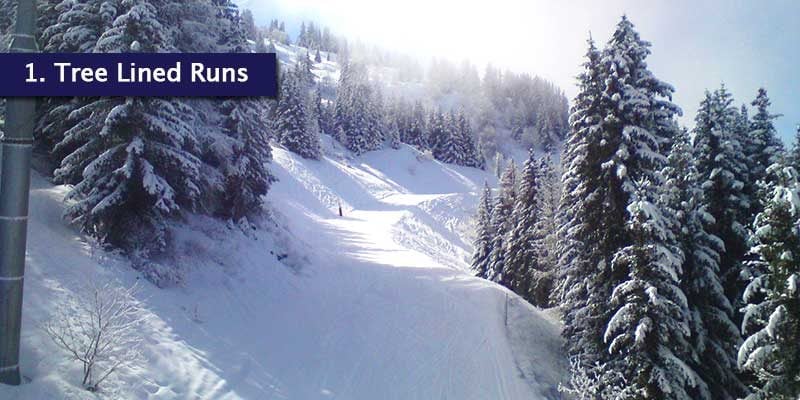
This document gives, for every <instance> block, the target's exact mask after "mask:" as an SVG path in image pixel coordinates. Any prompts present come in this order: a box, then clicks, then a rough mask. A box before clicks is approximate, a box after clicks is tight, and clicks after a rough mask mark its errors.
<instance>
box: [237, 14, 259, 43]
mask: <svg viewBox="0 0 800 400" xmlns="http://www.w3.org/2000/svg"><path fill="white" fill-rule="evenodd" d="M241 23H242V29H243V30H244V33H245V37H246V38H247V39H250V40H257V39H258V38H259V37H260V36H259V34H258V28H256V22H255V20H254V19H253V12H252V11H250V10H247V9H245V10H242V17H241Z"/></svg>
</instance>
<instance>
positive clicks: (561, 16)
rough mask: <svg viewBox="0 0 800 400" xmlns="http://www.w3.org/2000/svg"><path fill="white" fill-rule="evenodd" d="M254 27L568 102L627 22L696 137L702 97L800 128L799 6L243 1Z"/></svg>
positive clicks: (678, 0) (632, 0)
mask: <svg viewBox="0 0 800 400" xmlns="http://www.w3.org/2000/svg"><path fill="white" fill-rule="evenodd" d="M240 3H241V4H242V5H243V6H244V7H247V8H250V9H252V10H253V12H254V14H255V15H256V19H257V20H258V21H257V22H258V23H266V22H267V21H268V20H269V19H270V18H274V17H279V18H281V19H285V20H286V21H287V23H289V24H290V26H296V25H297V24H299V21H300V20H301V19H313V20H314V21H317V22H320V23H322V24H323V25H327V26H329V27H330V28H331V29H332V31H333V32H334V33H338V34H343V35H345V36H347V37H349V38H353V39H360V40H362V41H364V42H366V43H374V44H378V45H380V46H382V47H385V48H387V49H390V50H395V51H398V52H401V53H405V54H410V55H420V56H423V57H430V56H437V57H446V58H449V59H452V60H456V61H458V60H462V59H464V58H467V59H469V60H471V61H472V62H474V63H475V64H477V65H478V66H479V68H480V69H481V70H482V69H483V66H484V65H485V64H486V63H487V62H491V63H492V64H494V65H495V66H503V67H508V68H510V69H513V70H515V71H518V72H530V73H534V74H537V75H540V76H542V77H545V78H547V79H550V80H552V81H554V82H555V83H556V84H558V85H559V86H561V87H562V88H563V89H564V90H565V91H566V93H567V95H568V97H570V99H571V98H572V97H573V96H574V95H575V91H576V89H575V79H574V76H575V75H576V74H577V73H578V71H579V65H580V63H581V62H582V57H583V54H584V53H585V50H586V38H587V37H588V34H589V32H590V31H591V33H592V36H593V37H594V38H595V40H596V41H597V42H598V44H599V45H602V44H604V43H605V42H606V41H607V40H608V38H609V36H610V34H611V32H612V31H613V29H614V27H615V25H616V23H617V22H618V20H619V18H620V16H621V15H622V14H623V13H625V14H627V15H628V17H629V18H630V19H631V20H632V21H633V23H634V24H635V25H636V27H637V28H638V30H639V32H640V34H641V35H642V37H643V38H644V39H645V40H648V41H650V42H651V43H652V44H653V46H652V47H651V50H652V52H653V54H652V55H651V57H650V58H649V59H648V61H649V65H650V67H651V69H652V70H653V71H654V72H655V74H656V76H658V77H659V78H661V79H662V80H664V81H667V82H669V83H671V84H672V85H673V86H675V88H676V93H675V101H676V102H677V103H678V104H679V105H680V106H681V107H682V108H683V109H684V113H685V116H684V118H683V119H682V121H683V122H684V123H686V124H689V125H693V122H692V119H693V118H694V112H695V109H696V108H697V106H698V103H699V101H700V100H701V98H702V96H703V93H704V91H705V89H706V88H711V89H713V88H716V87H718V86H719V85H720V83H722V82H724V83H725V84H726V85H727V86H728V88H729V89H730V91H731V92H732V93H733V94H734V96H735V98H736V101H737V103H738V104H741V103H742V102H747V103H749V102H750V101H752V99H753V98H754V97H755V94H756V90H757V89H758V87H759V86H764V87H766V88H767V90H768V92H769V95H770V98H771V99H772V103H773V112H774V113H780V114H783V115H784V116H783V117H782V118H780V119H779V120H778V121H777V127H778V131H779V133H780V135H781V136H782V137H783V139H784V141H786V142H787V143H788V142H790V141H791V140H792V139H793V138H794V132H795V127H796V126H797V124H798V123H800V1H798V0H763V1H756V0H751V1H740V0H713V1H711V0H708V1H703V0H697V1H688V0H671V1H667V0H661V1H642V0H616V1H608V0H606V1H591V0H580V1H576V0H572V1H542V0H493V1H487V2H478V1H469V0H394V1H379V0H241V1H240Z"/></svg>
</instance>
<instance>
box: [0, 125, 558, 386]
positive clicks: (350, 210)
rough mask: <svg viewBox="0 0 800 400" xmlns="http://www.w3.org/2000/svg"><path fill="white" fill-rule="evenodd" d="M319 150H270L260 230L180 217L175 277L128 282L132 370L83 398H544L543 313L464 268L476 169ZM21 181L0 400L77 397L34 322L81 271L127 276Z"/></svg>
mask: <svg viewBox="0 0 800 400" xmlns="http://www.w3.org/2000/svg"><path fill="white" fill-rule="evenodd" d="M324 147H325V152H326V156H325V157H324V158H323V160H321V161H307V160H303V159H300V158H298V157H296V156H294V155H293V154H291V153H288V152H286V151H284V150H282V149H280V148H275V149H274V157H275V161H274V163H273V166H272V169H273V172H274V173H275V174H276V175H277V177H278V178H279V179H280V181H279V182H278V183H276V184H275V185H274V187H273V188H272V190H271V191H270V194H269V196H268V197H269V204H268V207H269V209H270V213H271V215H272V217H271V218H272V219H271V221H266V222H262V223H260V224H259V225H262V227H261V228H258V229H255V230H253V231H248V232H247V234H245V233H243V232H242V231H241V229H239V228H229V227H226V226H223V225H221V224H219V223H216V222H212V221H211V220H207V219H196V220H193V221H189V222H188V224H187V225H188V226H187V227H183V228H181V230H180V233H179V234H178V235H177V236H176V241H177V243H178V246H177V251H178V255H177V257H176V259H177V260H179V264H180V265H178V266H177V267H179V268H182V269H184V270H185V271H186V277H187V278H186V282H185V283H184V285H182V286H181V287H178V288H173V289H156V288H155V287H153V286H152V285H150V284H149V283H147V282H144V281H143V280H141V281H142V282H140V286H141V289H142V290H141V293H140V299H141V300H142V301H143V302H144V303H145V306H146V309H147V312H148V314H149V319H148V321H147V323H146V329H145V335H146V337H147V340H146V345H145V355H146V357H147V360H148V363H147V367H146V368H144V369H143V370H141V371H125V373H124V374H123V375H120V378H121V380H120V381H117V382H109V384H108V385H107V386H106V387H104V390H103V392H102V393H100V394H99V395H98V396H99V397H108V398H119V397H124V398H150V399H173V398H178V399H180V398H202V399H219V398H224V399H237V398H246V399H272V398H275V399H284V398H285V399H317V398H319V399H327V398H340V399H375V398H383V399H410V398H419V399H434V398H436V399H445V398H452V399H487V398H492V399H536V398H541V399H546V398H555V396H557V393H556V391H555V386H556V385H557V384H558V382H559V381H561V380H562V379H561V377H562V376H564V372H562V371H563V369H564V368H563V367H564V365H563V360H562V358H561V355H560V346H561V342H560V338H559V336H558V332H559V326H558V323H557V322H555V321H553V320H552V319H551V318H549V317H548V316H547V315H546V314H544V313H542V312H541V311H538V310H536V309H533V308H532V307H530V306H528V305H527V304H526V303H525V304H523V303H522V302H521V301H520V300H518V299H517V298H516V296H514V295H513V294H510V293H509V292H508V291H506V290H505V289H503V288H501V287H499V286H497V285H495V284H491V283H488V282H486V281H483V280H480V279H477V278H474V277H472V276H471V274H470V273H469V271H468V270H467V265H468V264H467V262H466V259H467V257H468V254H469V250H470V245H469V241H470V239H469V237H468V236H469V232H470V227H469V221H468V220H469V216H470V215H471V214H472V212H473V207H474V203H475V196H476V194H475V193H476V190H477V189H478V188H479V187H480V186H481V185H482V183H483V181H484V179H493V178H492V177H491V176H490V174H488V173H484V172H481V171H478V170H475V169H471V168H462V167H452V166H448V165H443V164H440V163H438V162H435V161H430V160H427V159H425V158H424V157H422V156H421V154H419V153H418V152H416V151H415V150H413V149H411V148H409V147H405V146H404V147H403V148H402V149H401V150H382V151H378V152H372V153H368V154H366V155H364V156H362V157H355V158H354V157H352V156H351V155H350V154H349V153H347V152H345V151H342V150H341V149H340V147H339V146H338V145H335V144H333V143H332V142H330V141H327V140H325V144H324ZM389 152H391V153H392V154H385V153H389ZM33 182H34V183H33V189H32V193H31V222H30V241H29V247H28V266H27V268H28V269H27V277H26V278H27V279H26V288H25V290H26V293H25V305H24V310H25V314H24V322H23V351H22V356H23V364H22V370H23V373H24V375H25V376H26V377H27V378H28V379H30V382H29V383H27V384H25V385H22V386H20V387H17V388H12V387H2V388H0V397H3V398H19V399H41V398H81V399H83V398H89V397H91V395H90V394H89V393H88V392H86V391H84V390H83V389H82V388H81V387H80V385H79V375H80V367H79V366H78V365H77V364H70V363H69V362H67V361H65V360H64V358H63V357H62V356H61V355H60V354H59V353H58V351H57V349H56V347H55V346H54V345H53V344H52V343H51V342H50V341H49V339H47V338H46V337H45V336H44V335H43V334H42V333H41V331H40V330H39V329H38V328H37V327H38V326H39V325H40V324H41V323H42V322H43V321H44V320H46V319H47V318H48V317H49V315H50V312H51V311H52V309H53V305H54V304H56V303H58V302H59V301H60V299H62V298H63V296H64V295H65V293H68V292H69V291H73V290H76V289H77V288H78V287H80V284H81V282H84V281H86V280H87V278H91V279H94V280H99V281H109V280H113V281H116V282H117V283H116V284H118V285H126V286H129V285H131V284H132V283H133V282H134V281H136V280H137V279H138V277H137V274H136V272H135V271H133V270H131V269H130V268H129V267H128V266H127V264H126V262H125V260H123V259H120V258H118V257H116V256H114V255H112V254H107V253H105V252H103V251H100V250H97V249H95V248H94V246H92V245H91V244H90V242H89V241H88V240H87V239H86V238H84V237H82V236H80V235H78V234H77V233H76V232H75V231H74V230H73V229H72V228H69V227H67V226H66V225H65V224H64V222H63V221H62V220H61V218H60V215H61V212H62V209H63V205H62V203H61V198H62V196H63V194H64V191H65V188H64V187H62V186H52V185H50V184H49V183H47V182H46V180H45V179H43V178H41V177H39V176H34V179H33ZM340 202H341V205H342V208H343V209H344V217H341V218H340V217H339V216H338V213H337V206H338V204H339V203H340ZM278 258H281V260H282V261H280V262H279V261H278ZM506 295H508V296H509V300H508V327H506V321H505V319H506V318H505V305H504V302H505V301H506Z"/></svg>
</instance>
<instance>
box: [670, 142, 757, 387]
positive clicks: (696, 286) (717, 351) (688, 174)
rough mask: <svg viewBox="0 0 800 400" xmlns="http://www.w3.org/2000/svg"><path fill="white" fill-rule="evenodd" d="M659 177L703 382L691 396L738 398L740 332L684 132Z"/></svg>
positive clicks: (718, 242) (718, 244)
mask: <svg viewBox="0 0 800 400" xmlns="http://www.w3.org/2000/svg"><path fill="white" fill-rule="evenodd" d="M664 176H665V178H666V179H667V184H666V188H667V191H666V193H665V197H666V199H667V200H666V206H667V207H669V208H671V209H673V210H675V211H676V216H677V219H676V220H677V222H678V223H677V225H675V226H673V228H672V229H673V231H674V234H675V236H676V239H677V243H678V245H679V246H680V247H681V249H682V250H683V254H684V262H683V273H684V275H683V279H682V280H681V288H682V290H683V292H684V293H685V294H686V299H687V302H688V307H689V312H690V313H689V327H690V331H691V332H692V337H691V338H690V343H691V346H692V350H693V353H694V355H693V357H692V358H691V359H690V365H691V366H692V368H693V369H694V370H695V371H696V372H697V374H698V375H699V376H700V379H701V380H702V382H703V383H704V385H698V386H697V387H696V388H695V389H690V391H691V393H692V398H693V399H697V400H716V399H719V400H733V399H737V398H739V396H742V395H743V394H744V393H745V392H746V389H745V387H744V385H743V383H742V382H741V381H740V380H739V378H738V377H737V376H736V359H735V349H736V348H738V346H739V344H740V343H741V334H740V333H739V329H738V328H737V327H736V324H734V322H733V320H732V317H733V307H732V306H731V303H730V301H728V298H727V297H726V296H725V291H724V289H723V287H722V280H721V278H720V276H719V260H720V256H719V253H720V252H721V251H723V250H724V248H723V243H722V240H721V239H720V238H718V237H716V236H714V235H712V234H710V233H708V232H707V231H706V226H709V225H710V224H711V223H713V217H711V215H709V214H708V213H707V212H706V209H705V205H704V204H703V203H702V200H703V196H702V194H703V192H702V189H701V188H700V185H699V182H698V173H697V168H696V167H695V163H694V157H693V155H692V147H691V143H690V138H689V134H688V132H686V131H681V132H680V133H679V134H678V135H676V137H675V138H674V141H673V144H672V149H671V151H670V154H669V157H668V165H667V167H666V168H665V170H664Z"/></svg>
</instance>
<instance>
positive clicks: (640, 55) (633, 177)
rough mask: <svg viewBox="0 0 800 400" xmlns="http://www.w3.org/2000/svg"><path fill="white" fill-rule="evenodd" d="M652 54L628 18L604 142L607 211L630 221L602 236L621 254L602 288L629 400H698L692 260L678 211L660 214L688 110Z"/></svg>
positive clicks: (614, 46) (612, 75) (612, 51)
mask: <svg viewBox="0 0 800 400" xmlns="http://www.w3.org/2000/svg"><path fill="white" fill-rule="evenodd" d="M649 46H650V44H649V43H648V42H645V41H643V40H641V39H640V37H639V34H638V33H637V32H636V31H635V30H634V27H633V24H632V23H631V22H630V21H629V20H628V19H627V18H626V17H624V16H623V18H622V21H620V23H619V24H618V25H617V29H616V31H615V32H614V33H613V35H612V38H611V40H610V41H609V43H608V45H607V46H606V49H605V50H604V51H603V55H602V58H601V63H602V65H603V68H604V69H605V70H606V72H607V74H606V79H605V82H604V84H605V90H604V93H603V96H604V98H605V101H606V102H607V104H608V105H609V107H608V109H607V110H608V111H607V113H606V116H605V118H604V127H603V136H604V137H603V139H605V140H604V141H605V142H606V143H607V144H609V145H611V146H612V147H611V148H610V149H609V150H612V151H611V152H610V153H609V154H608V155H607V157H608V158H607V159H605V160H603V162H602V164H601V168H604V169H607V170H608V171H609V172H610V174H609V178H610V179H609V181H607V183H606V184H607V185H608V187H609V189H610V193H609V195H610V199H609V200H607V201H608V204H606V205H605V210H603V211H602V212H604V213H611V215H617V216H618V217H621V218H622V221H618V222H617V223H619V222H621V223H619V225H615V224H608V225H606V224H602V225H600V226H599V227H598V229H600V230H601V231H603V232H610V233H611V234H612V235H613V236H612V237H611V239H612V240H611V241H609V242H608V243H607V244H608V245H610V246H611V247H610V250H611V253H612V255H611V257H610V258H609V259H608V261H610V262H609V263H608V264H607V265H608V267H610V268H608V269H605V270H604V268H601V269H600V271H599V272H600V273H599V274H598V275H597V276H596V278H595V280H594V281H593V282H592V283H593V284H594V285H595V286H597V289H599V290H598V291H597V293H598V294H599V295H600V296H602V297H601V298H604V299H607V300H608V303H609V305H610V307H608V308H606V309H604V310H603V311H602V312H601V320H603V321H605V322H606V326H605V329H604V333H603V341H604V343H605V344H606V345H607V351H608V361H607V363H608V364H609V365H610V366H611V367H612V368H613V369H614V370H616V371H617V372H619V373H620V374H621V375H622V377H623V378H624V380H625V381H626V382H627V384H628V390H629V391H630V392H631V393H630V394H626V395H623V396H622V397H623V398H631V399H634V398H636V399H638V398H641V397H644V398H658V399H687V400H688V399H691V398H692V397H691V394H690V392H689V389H690V388H694V387H696V386H697V385H698V379H697V375H696V373H695V372H694V371H692V370H691V369H690V368H688V367H687V361H688V357H689V356H690V355H691V352H690V348H689V343H688V337H689V335H690V332H689V330H688V325H687V318H688V308H687V304H686V297H685V295H684V293H683V291H682V290H681V289H680V287H679V286H678V284H679V281H680V276H681V274H682V271H681V263H682V258H683V254H682V252H681V251H680V249H679V248H677V246H676V245H675V238H674V237H673V235H672V234H671V231H670V227H671V226H672V224H673V223H674V215H673V212H672V210H670V209H668V208H662V207H659V199H660V196H661V193H660V192H659V190H658V188H659V187H660V185H662V183H663V177H662V176H661V174H660V172H661V169H662V168H663V167H664V165H665V163H666V157H665V153H666V150H667V149H668V148H669V146H670V144H671V141H672V138H673V136H674V135H675V133H676V132H677V125H676V123H675V120H674V116H675V115H676V114H679V113H680V109H678V107H677V106H675V105H674V104H672V102H671V98H672V92H673V90H674V89H673V88H672V87H671V86H670V85H668V84H666V83H664V82H661V81H659V80H658V79H657V78H656V77H655V76H654V75H653V74H652V72H650V71H649V70H648V69H647V63H646V61H645V60H646V58H647V56H648V55H649V54H650V50H649ZM601 154H602V153H601ZM614 207H619V208H618V209H616V210H615V209H614ZM608 222H612V223H613V221H608ZM601 301H602V304H605V303H606V300H601ZM612 379H613V378H612Z"/></svg>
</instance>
